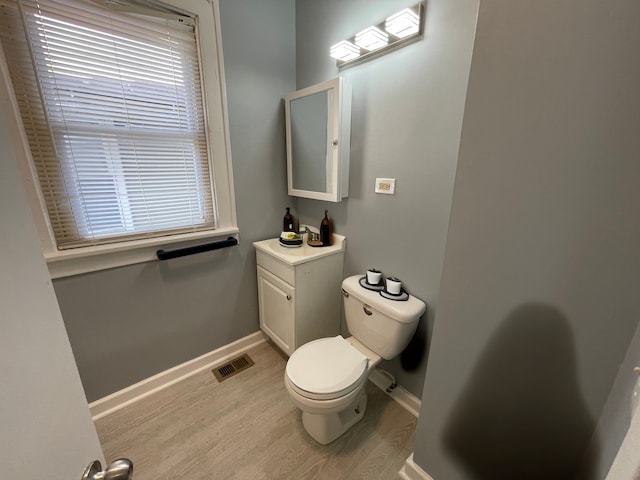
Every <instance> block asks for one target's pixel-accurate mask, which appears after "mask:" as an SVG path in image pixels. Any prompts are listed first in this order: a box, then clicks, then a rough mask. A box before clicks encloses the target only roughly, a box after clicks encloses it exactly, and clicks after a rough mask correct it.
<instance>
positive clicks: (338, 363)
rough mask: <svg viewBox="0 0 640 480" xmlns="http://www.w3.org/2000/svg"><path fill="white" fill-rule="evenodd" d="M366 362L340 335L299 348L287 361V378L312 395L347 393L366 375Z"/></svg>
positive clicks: (366, 359)
mask: <svg viewBox="0 0 640 480" xmlns="http://www.w3.org/2000/svg"><path fill="white" fill-rule="evenodd" d="M368 362H369V359H368V358H367V357H366V356H364V355H363V354H362V353H360V352H359V351H358V350H356V349H355V348H354V347H353V346H351V344H350V343H349V342H347V341H346V340H345V339H344V338H342V336H341V335H338V336H337V337H329V338H321V339H320V340H314V341H312V342H309V343H306V344H304V345H303V346H302V347H300V348H298V349H297V350H296V351H295V352H293V355H291V358H289V361H288V362H287V370H286V373H287V376H288V377H289V380H290V381H291V382H292V383H293V384H294V385H295V386H296V387H298V388H300V389H302V390H305V391H307V392H310V393H315V394H333V393H341V392H343V391H345V390H346V391H349V390H350V389H351V386H352V385H354V384H355V383H356V382H357V381H358V380H359V379H360V378H361V377H362V375H363V374H364V373H365V371H366V369H367V364H368Z"/></svg>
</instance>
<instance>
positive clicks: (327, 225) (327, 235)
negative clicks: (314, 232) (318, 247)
mask: <svg viewBox="0 0 640 480" xmlns="http://www.w3.org/2000/svg"><path fill="white" fill-rule="evenodd" d="M328 213H329V211H328V210H325V211H324V218H323V219H322V222H321V223H320V241H321V242H322V245H323V246H325V247H326V246H329V245H331V222H329V217H328V216H327V215H328Z"/></svg>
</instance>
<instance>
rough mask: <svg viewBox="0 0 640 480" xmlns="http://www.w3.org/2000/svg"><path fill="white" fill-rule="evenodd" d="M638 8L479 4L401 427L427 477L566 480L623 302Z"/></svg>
mask: <svg viewBox="0 0 640 480" xmlns="http://www.w3.org/2000/svg"><path fill="white" fill-rule="evenodd" d="M638 25H640V4H638V2H629V1H626V0H610V1H607V2H602V1H600V0H567V1H564V2H557V1H553V0H542V1H538V2H514V1H512V0H484V1H482V2H481V4H480V12H479V19H478V25H477V35H476V39H475V46H474V53H473V61H472V66H471V73H470V78H469V89H468V95H467V103H466V108H465V113H464V125H463V129H462V139H461V145H460V156H459V159H458V171H457V175H456V180H455V188H454V196H453V206H452V213H451V222H450V226H449V234H448V238H447V245H446V255H445V263H444V268H443V274H442V284H441V289H440V299H439V304H438V313H437V318H436V323H435V327H434V332H433V340H432V343H431V354H430V357H429V368H428V370H427V374H426V378H425V385H424V393H423V397H422V409H421V413H420V419H419V422H418V430H417V433H416V443H415V455H414V459H415V461H416V462H417V463H418V464H419V465H420V466H421V467H422V468H423V469H424V470H425V471H426V472H428V473H429V474H430V475H431V476H433V477H434V478H435V479H437V480H445V479H450V478H456V479H461V480H462V479H471V478H473V479H489V478H490V479H492V480H501V479H513V478H519V479H524V480H526V479H533V478H536V479H540V478H545V479H547V480H549V479H564V480H566V479H569V478H572V476H573V470H574V469H575V468H576V465H577V464H578V463H579V462H580V457H581V455H582V453H583V452H584V448H585V447H586V445H587V443H588V442H589V439H590V437H591V433H592V432H593V428H594V425H595V423H596V420H597V419H598V418H599V416H600V412H601V410H602V408H603V405H604V403H605V401H606V399H607V395H608V393H609V391H610V388H611V386H612V383H613V381H614V378H615V377H616V373H617V371H618V367H619V365H620V363H621V362H622V361H623V358H624V356H625V352H626V351H627V348H628V346H629V343H630V341H631V338H632V336H633V335H634V331H635V330H636V327H637V325H638V319H639V318H640V306H639V304H638V301H637V293H638V292H637V286H638V278H640V249H639V248H638V239H639V238H640V220H639V219H640V217H639V216H638V205H639V204H640V189H639V188H638V185H639V184H640V162H638V158H639V157H640V135H638V132H639V131H640V118H639V116H638V112H640V90H639V89H638V85H640V56H639V55H638V53H637V47H638V45H640V29H639V28H638ZM595 441H596V442H600V444H601V445H606V444H608V443H609V442H610V441H612V440H611V439H610V438H599V439H598V438H596V439H595ZM596 454H597V453H596ZM590 460H591V461H592V462H594V461H597V458H593V457H591V458H590ZM578 478H580V479H581V480H587V479H589V478H602V477H598V476H596V475H590V474H589V472H588V469H587V472H586V473H585V472H582V473H581V474H579V476H578Z"/></svg>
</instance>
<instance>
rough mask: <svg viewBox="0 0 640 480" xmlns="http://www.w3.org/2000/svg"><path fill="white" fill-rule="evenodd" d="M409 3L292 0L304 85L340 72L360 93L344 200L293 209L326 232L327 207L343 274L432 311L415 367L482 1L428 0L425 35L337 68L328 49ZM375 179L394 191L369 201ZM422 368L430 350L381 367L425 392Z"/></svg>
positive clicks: (435, 281)
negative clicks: (362, 277) (396, 284)
mask: <svg viewBox="0 0 640 480" xmlns="http://www.w3.org/2000/svg"><path fill="white" fill-rule="evenodd" d="M406 6H407V2H406V1H404V0H374V1H371V0H357V1H355V0H354V1H349V2H344V1H338V0H324V1H321V2H319V1H317V0H297V2H296V9H297V10H296V22H297V34H296V66H297V69H296V71H297V87H298V88H303V87H306V86H309V85H312V84H314V83H317V82H320V81H324V80H328V79H330V78H333V77H335V76H337V75H338V73H339V74H340V75H342V76H344V77H345V78H347V79H348V80H349V81H350V82H351V84H352V87H353V101H352V111H353V115H352V128H351V171H350V172H351V173H350V187H349V198H347V199H344V200H343V201H342V202H341V203H338V204H335V203H328V202H321V201H317V200H306V199H299V200H298V201H297V207H298V211H297V213H298V214H299V215H300V218H301V222H302V223H309V224H310V225H312V226H315V227H319V226H320V221H321V219H322V216H323V213H324V209H328V210H329V214H330V216H331V217H332V218H333V221H334V224H335V230H336V232H337V233H340V234H342V235H346V237H347V251H346V255H345V272H344V274H345V276H346V275H353V274H355V273H363V274H364V272H365V270H366V269H367V268H369V267H376V268H378V269H380V270H382V271H383V272H384V273H385V274H387V275H395V276H398V277H400V278H401V279H402V280H403V281H404V282H405V285H406V286H407V288H408V290H409V291H410V292H411V293H413V294H414V295H416V296H418V297H419V298H421V299H423V300H424V301H425V302H426V303H427V304H428V314H427V315H426V317H425V318H423V319H422V321H421V323H420V326H419V334H420V338H419V339H418V341H417V342H416V343H415V344H414V345H412V346H411V348H410V349H409V351H408V353H409V355H406V356H405V359H406V361H407V363H406V365H410V364H414V363H415V359H416V357H418V351H420V350H423V353H426V352H424V350H425V348H426V346H427V342H428V337H429V335H428V333H429V330H430V329H431V324H432V321H433V315H434V312H435V311H436V305H437V303H438V289H439V284H440V273H441V269H442V262H443V258H444V245H445V237H446V232H447V223H448V220H449V211H450V205H451V197H452V188H453V179H454V175H455V170H456V160H457V156H458V146H459V140H460V129H461V124H462V123H461V122H462V113H463V108H464V101H465V92H466V87H467V78H468V74H469V65H470V61H471V49H472V43H473V34H474V25H475V20H476V13H477V8H478V3H477V0H430V1H429V2H428V4H427V11H426V33H425V38H424V39H423V40H421V41H419V42H416V43H414V44H411V45H409V46H406V47H405V48H402V49H400V50H397V51H394V52H391V53H389V54H387V55H384V56H381V57H378V58H375V59H372V60H370V61H368V62H365V63H362V64H359V65H356V66H352V67H349V68H345V69H343V70H342V71H340V72H338V70H337V68H336V65H335V61H334V60H333V59H332V58H330V57H329V53H328V52H329V47H330V46H331V45H333V44H334V43H337V42H338V41H340V40H343V39H345V38H349V37H350V36H352V35H353V34H355V33H356V32H358V31H360V30H361V29H363V28H365V27H367V26H369V25H372V24H376V23H378V22H380V21H381V20H384V19H385V18H386V17H387V16H388V15H390V14H392V13H395V12H396V11H398V10H401V9H402V8H404V7H406ZM376 177H391V178H396V179H397V183H396V195H395V196H383V195H376V194H374V191H373V190H374V183H375V178H376ZM343 328H344V326H343ZM345 333H346V330H345ZM414 347H415V348H414ZM425 363H426V355H423V357H422V359H421V360H420V362H419V364H418V365H417V368H415V369H414V370H412V371H405V370H404V369H403V368H402V366H401V364H400V359H395V360H393V361H390V362H385V363H383V365H382V367H383V368H386V369H388V370H390V371H392V372H393V373H394V374H395V375H396V377H397V379H398V383H399V384H401V385H402V386H403V387H405V388H407V389H408V390H409V391H410V392H411V393H413V394H414V395H416V396H418V397H419V396H420V395H421V391H422V384H423V381H424V371H425Z"/></svg>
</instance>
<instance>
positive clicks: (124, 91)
mask: <svg viewBox="0 0 640 480" xmlns="http://www.w3.org/2000/svg"><path fill="white" fill-rule="evenodd" d="M99 3H100V2H90V1H81V0H22V1H9V0H0V30H1V32H0V41H1V42H2V46H3V49H4V52H5V57H6V59H7V63H8V65H9V70H10V75H11V78H12V82H13V85H14V90H15V93H16V98H17V101H18V105H19V108H20V112H21V115H22V119H23V123H24V128H25V131H26V134H27V137H28V141H29V145H30V148H31V153H32V157H33V161H34V164H35V167H36V170H37V174H38V177H39V180H40V186H41V191H42V194H43V198H44V201H45V204H46V207H47V210H48V215H49V220H50V222H51V227H52V230H53V232H54V235H55V238H56V242H57V245H58V248H71V247H78V246H87V245H96V244H101V243H110V242H114V241H122V240H130V239H136V238H144V237H149V236H158V235H167V234H173V233H183V232H190V231H196V230H202V229H211V228H213V227H214V226H215V218H214V205H213V192H212V179H211V172H210V168H209V159H208V155H209V154H208V148H207V136H206V127H205V113H204V105H203V93H202V90H201V74H200V67H199V61H198V43H197V36H196V21H195V19H192V18H188V17H184V16H180V15H177V14H172V15H168V14H167V12H166V9H164V10H161V9H159V12H158V15H149V13H150V12H149V11H148V10H149V3H150V2H145V4H144V5H142V6H141V8H140V9H139V10H138V9H136V10H135V11H136V13H127V12H122V11H117V10H113V9H112V10H109V9H107V8H105V6H104V5H100V4H99ZM103 3H104V4H107V5H108V4H109V2H103ZM114 3H115V2H114ZM116 8H118V5H117V4H116ZM139 11H142V12H145V13H144V14H140V13H138V12H139Z"/></svg>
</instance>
